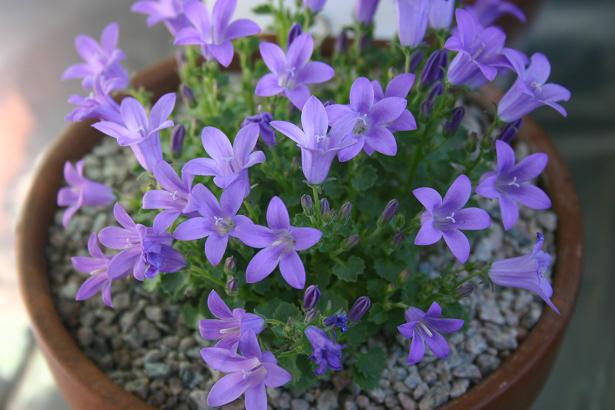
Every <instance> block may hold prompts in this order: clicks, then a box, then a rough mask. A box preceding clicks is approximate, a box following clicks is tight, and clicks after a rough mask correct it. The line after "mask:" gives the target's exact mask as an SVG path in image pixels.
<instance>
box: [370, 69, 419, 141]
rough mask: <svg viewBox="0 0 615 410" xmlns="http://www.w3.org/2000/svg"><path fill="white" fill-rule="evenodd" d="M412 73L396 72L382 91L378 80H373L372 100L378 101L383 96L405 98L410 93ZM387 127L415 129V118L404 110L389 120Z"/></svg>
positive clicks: (392, 128) (399, 129) (391, 129)
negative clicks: (395, 117) (394, 118)
mask: <svg viewBox="0 0 615 410" xmlns="http://www.w3.org/2000/svg"><path fill="white" fill-rule="evenodd" d="M414 79H415V76H414V74H409V73H404V74H398V75H396V76H395V77H393V78H392V79H391V81H389V83H388V84H387V87H386V90H384V92H383V91H382V86H381V85H380V82H378V81H376V80H373V81H372V87H373V88H374V101H375V102H378V101H380V100H382V99H383V98H390V97H399V98H403V99H406V97H408V94H409V93H410V89H411V88H412V85H414ZM387 128H388V129H389V131H391V132H397V131H412V130H415V129H416V120H415V119H414V116H413V115H412V113H411V112H410V111H409V110H404V111H403V112H402V113H401V115H400V116H399V117H398V118H397V119H396V120H393V121H392V122H390V123H389V124H388V125H387Z"/></svg>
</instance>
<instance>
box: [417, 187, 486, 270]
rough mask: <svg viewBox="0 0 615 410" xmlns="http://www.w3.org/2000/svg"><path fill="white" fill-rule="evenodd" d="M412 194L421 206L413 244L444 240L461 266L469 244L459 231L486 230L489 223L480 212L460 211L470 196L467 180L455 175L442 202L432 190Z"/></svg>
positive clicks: (481, 210)
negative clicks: (417, 230)
mask: <svg viewBox="0 0 615 410" xmlns="http://www.w3.org/2000/svg"><path fill="white" fill-rule="evenodd" d="M412 193H413V194H414V196H415V197H416V199H418V200H419V202H420V203H421V204H422V205H423V206H424V207H425V212H423V214H422V215H421V229H420V230H419V232H418V234H417V235H416V238H415V239H414V243H415V245H432V244H434V243H436V242H438V241H439V240H440V239H442V237H444V241H445V242H446V245H447V246H448V247H449V249H450V250H451V252H452V253H453V255H455V257H456V258H457V259H458V260H459V262H461V263H465V262H466V261H467V260H468V256H469V255H470V242H469V241H468V238H467V237H466V236H465V235H464V234H463V233H462V232H461V231H462V230H464V231H465V230H472V231H473V230H480V229H486V228H488V227H489V225H490V224H491V218H490V217H489V214H488V213H487V212H485V211H484V210H483V209H480V208H463V207H464V205H465V204H466V203H467V202H468V200H469V199H470V194H471V193H472V184H471V183H470V179H469V178H468V177H467V176H465V175H460V176H458V177H457V179H455V181H454V182H453V184H452V185H451V187H450V188H449V189H448V192H447V193H446V195H445V196H444V199H442V197H441V196H440V194H439V193H438V192H437V191H436V190H435V189H433V188H417V189H415V190H414V191H412Z"/></svg>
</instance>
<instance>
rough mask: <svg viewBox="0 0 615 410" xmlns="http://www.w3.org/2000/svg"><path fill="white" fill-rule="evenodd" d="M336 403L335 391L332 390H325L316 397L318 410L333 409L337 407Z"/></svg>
mask: <svg viewBox="0 0 615 410" xmlns="http://www.w3.org/2000/svg"><path fill="white" fill-rule="evenodd" d="M337 405H338V402H337V393H335V392H334V391H333V390H325V391H323V392H322V393H321V395H320V396H319V397H318V401H317V409H318V410H333V409H336V408H337Z"/></svg>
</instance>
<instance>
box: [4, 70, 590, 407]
mask: <svg viewBox="0 0 615 410" xmlns="http://www.w3.org/2000/svg"><path fill="white" fill-rule="evenodd" d="M176 71H177V69H176V65H175V60H173V59H167V60H165V61H163V62H161V63H159V64H157V65H155V66H152V67H150V68H148V69H146V70H144V71H141V72H140V73H139V74H138V75H137V76H136V77H135V78H134V83H135V84H136V85H141V86H144V87H146V88H148V89H150V90H152V91H153V93H154V95H155V96H159V95H161V94H163V93H164V92H168V91H169V90H173V89H176V88H177V87H176V86H177V84H178V79H177V72H176ZM498 98H499V93H498V92H497V91H496V90H494V89H486V90H484V92H483V95H482V96H480V97H479V100H480V101H482V103H483V104H486V101H497V99H498ZM90 125H91V121H89V122H88V121H86V122H82V123H77V124H73V125H71V126H70V127H68V129H67V130H66V131H65V132H64V133H62V135H61V136H60V137H59V138H57V139H56V141H55V142H54V143H53V145H52V146H51V147H50V148H49V149H48V150H47V151H46V154H45V156H44V158H43V160H42V161H41V162H40V163H39V166H38V168H37V170H36V173H35V177H34V180H33V183H32V186H31V188H30V191H29V193H28V195H27V198H26V201H25V203H24V207H23V209H22V210H21V215H20V218H19V223H18V225H17V232H16V236H17V240H16V252H17V267H18V275H19V284H20V291H21V294H22V297H23V300H24V302H25V305H26V308H27V310H28V313H29V315H30V318H31V320H32V327H33V330H34V332H35V335H36V338H37V340H38V343H39V346H40V347H41V349H42V351H43V352H44V354H45V356H46V358H47V360H48V361H49V364H50V367H51V368H52V370H53V371H54V376H55V377H56V379H59V378H63V379H65V380H66V381H67V383H69V384H71V385H72V386H75V387H78V388H79V389H81V392H82V393H84V394H85V393H87V394H89V395H94V396H92V397H96V398H97V400H99V402H100V403H114V404H115V405H116V406H117V407H118V408H126V409H151V408H152V407H150V406H149V405H148V404H146V403H145V402H144V401H143V400H141V399H139V398H138V397H137V396H135V395H133V394H131V393H129V392H127V391H125V390H124V389H123V388H122V387H120V386H119V385H118V384H115V383H114V382H113V381H111V379H110V378H108V377H107V376H106V375H105V374H104V373H103V372H102V370H100V369H98V368H97V367H96V365H95V364H94V363H93V362H92V361H91V360H90V359H89V358H88V357H87V356H86V355H85V353H84V352H83V351H82V350H81V349H80V348H79V346H78V345H77V343H76V341H75V340H74V339H73V337H72V336H71V335H70V334H69V332H68V330H67V329H66V328H65V326H64V325H63V323H62V321H61V319H60V316H59V314H58V312H57V310H56V306H55V304H54V302H53V299H52V295H51V292H50V289H49V282H48V279H47V277H48V272H47V261H46V256H45V255H46V246H47V242H48V227H49V225H50V223H51V222H52V220H53V215H54V213H55V210H56V209H57V207H56V205H55V199H56V197H55V194H56V192H57V189H58V188H59V187H60V185H61V183H62V179H63V178H62V171H61V170H62V166H63V164H64V161H66V160H77V159H79V158H81V157H82V156H83V155H85V154H86V153H87V152H89V151H90V150H91V149H92V148H93V146H95V145H96V144H97V143H98V142H99V141H100V139H101V138H102V136H101V135H100V133H98V132H97V131H96V130H94V129H93V128H91V127H90ZM522 138H523V139H524V140H525V141H527V142H528V143H529V144H530V145H531V146H532V148H533V149H534V150H536V151H541V152H546V153H547V154H548V155H549V164H548V166H547V169H546V187H547V191H548V192H549V195H550V196H551V199H552V201H553V209H554V210H555V212H556V214H557V216H558V229H557V233H556V239H557V244H556V245H557V260H556V265H555V271H554V272H556V274H555V275H554V283H553V289H554V298H553V302H554V303H555V304H556V305H557V306H558V308H559V309H560V312H561V315H560V316H558V315H557V314H556V313H555V312H553V311H552V310H550V309H548V308H547V307H545V310H544V311H543V314H542V315H541V317H540V319H539V321H538V323H537V324H536V325H535V326H534V328H533V329H532V330H531V331H530V332H529V334H528V336H527V338H526V339H525V340H524V341H523V342H522V343H521V344H520V345H519V347H518V348H517V350H515V351H514V352H513V353H512V354H511V356H510V357H509V358H507V359H506V360H505V361H504V362H503V363H502V364H501V365H500V367H498V369H496V370H495V371H494V372H493V373H491V374H490V375H489V376H488V377H486V378H485V379H483V380H482V381H481V382H480V383H478V384H477V385H476V386H474V387H472V388H471V389H470V390H468V392H466V393H465V394H464V395H462V396H460V397H459V398H456V399H454V400H451V401H450V402H449V403H447V404H446V405H445V407H444V408H445V409H448V410H451V409H465V408H472V409H476V408H487V407H488V406H489V405H490V404H492V403H493V402H494V401H497V399H498V397H500V396H502V395H503V394H504V393H505V392H506V391H507V390H508V389H511V387H513V386H515V385H516V384H518V383H520V382H521V380H522V379H523V378H524V377H526V376H528V375H529V374H530V372H531V371H532V367H533V366H532V364H533V362H534V361H539V360H540V359H543V358H545V357H546V356H547V355H549V353H550V352H552V351H553V350H556V349H557V348H558V346H559V342H560V341H561V339H562V337H563V333H564V331H565V329H566V327H567V325H568V322H569V320H570V317H571V315H572V312H573V308H574V305H575V301H576V297H577V293H578V290H579V287H580V272H581V256H582V232H583V228H582V221H581V207H580V203H579V199H578V197H577V194H576V192H575V189H574V186H573V183H572V178H571V176H570V173H569V171H568V170H567V168H566V166H565V164H564V162H563V160H562V158H561V157H560V155H559V154H558V152H557V150H556V148H555V147H554V145H553V144H552V142H551V141H550V140H549V138H548V137H547V136H546V134H545V133H544V132H543V131H542V130H541V129H540V128H539V126H538V125H537V124H536V122H534V121H533V120H531V119H529V118H528V119H525V120H524V126H523V129H522ZM553 187H557V189H554V188H553ZM50 204H54V205H52V206H50ZM85 402H87V401H84V402H80V401H73V402H71V403H70V404H71V405H75V406H76V407H77V405H78V404H79V403H85Z"/></svg>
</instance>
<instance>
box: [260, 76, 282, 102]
mask: <svg viewBox="0 0 615 410" xmlns="http://www.w3.org/2000/svg"><path fill="white" fill-rule="evenodd" d="M282 91H284V88H282V87H280V85H279V83H278V76H277V75H275V74H273V73H269V74H265V75H264V76H262V77H261V79H260V80H258V83H256V89H255V90H254V94H256V95H257V96H259V97H271V96H272V95H276V94H279V93H281V92H282Z"/></svg>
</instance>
